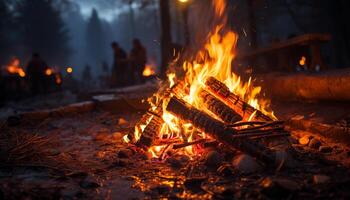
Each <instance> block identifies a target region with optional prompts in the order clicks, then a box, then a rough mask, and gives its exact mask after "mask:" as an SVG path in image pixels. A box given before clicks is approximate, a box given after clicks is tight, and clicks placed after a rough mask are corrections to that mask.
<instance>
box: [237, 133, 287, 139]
mask: <svg viewBox="0 0 350 200" xmlns="http://www.w3.org/2000/svg"><path fill="white" fill-rule="evenodd" d="M283 134H285V133H284V132H280V133H278V132H277V133H276V132H273V131H268V132H263V133H245V134H237V135H233V138H252V137H266V136H269V135H283ZM288 135H289V133H288Z"/></svg>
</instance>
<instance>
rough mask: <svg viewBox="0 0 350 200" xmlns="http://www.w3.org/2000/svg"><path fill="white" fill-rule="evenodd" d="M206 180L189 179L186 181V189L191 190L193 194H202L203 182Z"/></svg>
mask: <svg viewBox="0 0 350 200" xmlns="http://www.w3.org/2000/svg"><path fill="white" fill-rule="evenodd" d="M205 180H206V178H205V177H194V178H188V179H186V180H185V182H184V186H185V187H186V189H188V190H191V191H193V192H200V191H202V188H201V186H202V182H203V181H205Z"/></svg>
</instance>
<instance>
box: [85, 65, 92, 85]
mask: <svg viewBox="0 0 350 200" xmlns="http://www.w3.org/2000/svg"><path fill="white" fill-rule="evenodd" d="M91 80H92V76H91V67H90V66H89V65H86V66H85V68H84V71H83V82H84V83H86V86H87V88H88V87H90V86H91Z"/></svg>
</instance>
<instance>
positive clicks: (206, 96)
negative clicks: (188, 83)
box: [199, 90, 242, 124]
mask: <svg viewBox="0 0 350 200" xmlns="http://www.w3.org/2000/svg"><path fill="white" fill-rule="evenodd" d="M199 95H200V97H201V99H202V101H203V103H204V105H205V107H206V108H207V109H208V110H210V111H211V112H213V113H214V114H215V115H216V116H218V117H219V118H220V119H221V120H222V121H224V122H225V123H228V124H233V123H236V122H238V121H241V120H242V117H241V116H240V115H239V114H238V113H236V112H235V111H234V110H232V109H231V108H230V107H228V106H227V105H226V104H224V103H223V102H222V101H220V100H219V99H217V98H216V97H215V96H213V95H211V94H210V93H208V92H207V91H205V90H202V91H201V92H200V94H199Z"/></svg>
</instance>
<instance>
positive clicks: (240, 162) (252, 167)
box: [232, 154, 262, 174]
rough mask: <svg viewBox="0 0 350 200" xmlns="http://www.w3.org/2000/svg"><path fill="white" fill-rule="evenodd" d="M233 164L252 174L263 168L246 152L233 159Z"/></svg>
mask: <svg viewBox="0 0 350 200" xmlns="http://www.w3.org/2000/svg"><path fill="white" fill-rule="evenodd" d="M232 165H233V166H234V167H235V168H236V169H237V170H238V171H239V172H241V173H243V174H251V173H254V172H258V171H260V170H261V169H262V167H261V166H260V165H259V164H258V163H257V162H256V160H255V159H254V158H253V157H251V156H249V155H246V154H242V155H239V156H236V157H235V158H234V159H233V161H232Z"/></svg>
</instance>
